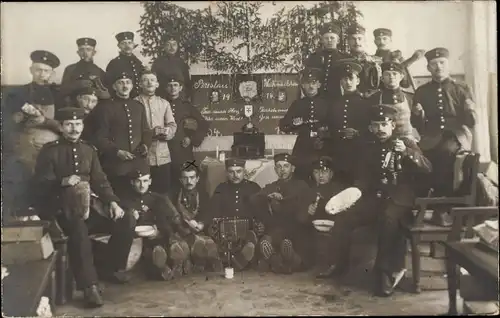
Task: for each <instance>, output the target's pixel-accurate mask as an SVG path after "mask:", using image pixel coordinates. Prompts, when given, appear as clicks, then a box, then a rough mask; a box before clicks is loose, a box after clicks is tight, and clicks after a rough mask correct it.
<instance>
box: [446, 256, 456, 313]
mask: <svg viewBox="0 0 500 318" xmlns="http://www.w3.org/2000/svg"><path fill="white" fill-rule="evenodd" d="M446 254H447V257H446V274H447V279H448V299H449V307H448V314H449V315H456V314H457V288H458V286H457V285H458V284H457V282H458V271H457V265H456V264H455V262H454V261H453V260H452V259H450V257H449V254H448V253H446Z"/></svg>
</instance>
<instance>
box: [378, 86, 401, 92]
mask: <svg viewBox="0 0 500 318" xmlns="http://www.w3.org/2000/svg"><path fill="white" fill-rule="evenodd" d="M382 93H389V94H399V93H402V90H401V87H397V88H395V89H392V88H384V89H383V90H382Z"/></svg>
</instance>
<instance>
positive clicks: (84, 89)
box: [75, 86, 97, 96]
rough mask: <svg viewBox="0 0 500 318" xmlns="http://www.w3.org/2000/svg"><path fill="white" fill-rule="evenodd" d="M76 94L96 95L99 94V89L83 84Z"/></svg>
mask: <svg viewBox="0 0 500 318" xmlns="http://www.w3.org/2000/svg"><path fill="white" fill-rule="evenodd" d="M75 94H76V96H80V95H94V96H97V90H96V89H95V88H93V87H89V86H83V87H80V88H79V89H77V90H76V92H75Z"/></svg>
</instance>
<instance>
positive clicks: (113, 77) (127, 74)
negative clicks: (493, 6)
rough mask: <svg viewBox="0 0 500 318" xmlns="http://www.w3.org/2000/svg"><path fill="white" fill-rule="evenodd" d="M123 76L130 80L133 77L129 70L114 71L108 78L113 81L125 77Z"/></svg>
mask: <svg viewBox="0 0 500 318" xmlns="http://www.w3.org/2000/svg"><path fill="white" fill-rule="evenodd" d="M125 78H128V79H130V80H133V79H134V77H133V76H132V74H131V73H130V72H115V73H113V74H111V75H110V77H109V79H110V80H111V83H114V82H116V81H117V80H119V79H125Z"/></svg>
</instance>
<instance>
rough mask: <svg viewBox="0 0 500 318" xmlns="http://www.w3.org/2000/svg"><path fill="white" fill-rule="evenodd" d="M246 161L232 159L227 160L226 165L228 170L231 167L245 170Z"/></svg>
mask: <svg viewBox="0 0 500 318" xmlns="http://www.w3.org/2000/svg"><path fill="white" fill-rule="evenodd" d="M245 163H246V160H245V159H239V158H232V159H226V161H225V164H226V169H227V168H229V167H242V168H245Z"/></svg>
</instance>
